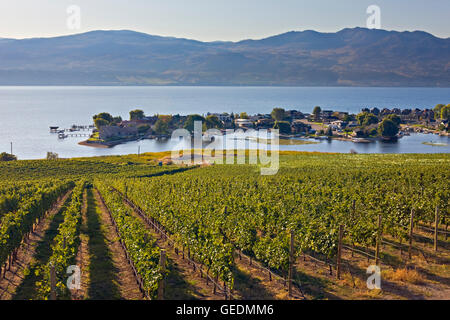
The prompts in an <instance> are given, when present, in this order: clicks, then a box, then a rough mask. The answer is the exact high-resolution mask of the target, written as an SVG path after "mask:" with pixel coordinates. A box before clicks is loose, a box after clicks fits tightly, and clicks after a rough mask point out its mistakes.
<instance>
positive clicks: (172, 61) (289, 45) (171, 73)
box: [0, 28, 450, 87]
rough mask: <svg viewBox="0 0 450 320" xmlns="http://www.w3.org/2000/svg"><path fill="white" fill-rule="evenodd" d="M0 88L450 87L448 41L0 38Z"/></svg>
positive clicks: (385, 36) (288, 36) (297, 35)
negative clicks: (4, 86)
mask: <svg viewBox="0 0 450 320" xmlns="http://www.w3.org/2000/svg"><path fill="white" fill-rule="evenodd" d="M0 85H243V86H244V85H255V86H258V85H267V86H426V87H450V38H446V39H442V38H437V37H435V36H433V35H431V34H429V33H426V32H423V31H414V32H398V31H386V30H376V29H365V28H347V29H343V30H341V31H338V32H336V33H320V32H316V31H311V30H308V31H301V32H296V31H292V32H287V33H283V34H280V35H276V36H272V37H268V38H264V39H260V40H243V41H239V42H222V41H216V42H201V41H196V40H189V39H180V38H173V37H160V36H153V35H149V34H145V33H139V32H134V31H128V30H120V31H91V32H87V33H82V34H75V35H70V36H61V37H54V38H31V39H20V40H19V39H4V38H1V39H0Z"/></svg>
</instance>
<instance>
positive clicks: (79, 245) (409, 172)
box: [0, 152, 450, 300]
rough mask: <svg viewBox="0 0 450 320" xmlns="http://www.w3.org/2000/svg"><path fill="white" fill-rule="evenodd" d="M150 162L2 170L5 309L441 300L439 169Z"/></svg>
mask: <svg viewBox="0 0 450 320" xmlns="http://www.w3.org/2000/svg"><path fill="white" fill-rule="evenodd" d="M158 157H162V155H157V156H155V155H151V154H148V155H143V156H142V157H140V158H139V157H136V156H123V157H100V158H89V159H74V160H61V161H38V160H36V161H19V162H15V163H8V164H0V176H1V177H2V178H3V181H14V182H13V183H10V182H2V183H1V184H0V244H1V247H0V265H1V266H2V271H1V272H0V276H1V277H0V278H2V279H3V280H1V279H0V297H1V299H74V298H75V297H76V298H77V299H117V298H125V299H300V300H303V299H342V298H344V299H371V298H379V299H405V298H407V299H411V298H413V299H427V298H430V297H431V298H444V299H448V298H450V280H449V279H450V268H449V266H450V263H449V262H450V251H449V249H450V246H449V242H448V240H447V239H448V234H449V233H450V232H449V230H448V224H449V222H450V214H449V205H448V204H449V188H448V181H449V172H450V170H449V169H450V157H449V156H448V155H445V154H436V155H347V154H346V155H344V154H341V155H333V154H307V153H304V154H302V153H294V152H285V153H282V154H281V156H280V170H279V172H278V173H277V174H276V175H273V176H261V175H260V168H259V166H258V165H206V166H195V167H178V166H175V165H161V164H160V163H159V161H158ZM36 235H40V236H39V237H37V236H36ZM27 246H32V247H33V248H36V251H35V252H32V253H33V254H30V253H27V252H29V251H27V250H26V248H27ZM79 262H80V264H81V265H83V266H85V267H83V268H82V270H81V283H82V285H81V288H76V289H73V288H68V286H67V285H68V282H67V279H68V277H69V276H70V275H71V273H68V272H67V270H68V268H70V266H73V265H78V264H79ZM24 264H25V266H23V265H24ZM370 265H377V266H378V267H380V269H381V277H382V281H383V285H382V288H381V290H379V289H378V290H369V289H368V288H367V285H366V279H367V277H368V276H367V274H366V269H367V267H368V266H370ZM114 270H116V271H117V270H119V271H118V272H114ZM18 272H19V273H20V272H21V273H22V274H23V277H24V280H20V279H16V278H14V276H13V274H17V273H18ZM100 273H102V275H101V276H100ZM96 275H98V277H96ZM125 275H126V276H125ZM8 277H10V278H11V279H10V280H11V281H9V283H10V284H6V283H8V282H7V281H5V279H8ZM100 279H101V280H100ZM11 283H13V285H11ZM75 291H76V292H78V293H77V294H75V293H74V292H75ZM100 292H101V293H100Z"/></svg>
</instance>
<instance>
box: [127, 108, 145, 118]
mask: <svg viewBox="0 0 450 320" xmlns="http://www.w3.org/2000/svg"><path fill="white" fill-rule="evenodd" d="M144 117H145V115H144V111H142V110H140V109H136V110H131V111H130V120H141V119H142V118H144Z"/></svg>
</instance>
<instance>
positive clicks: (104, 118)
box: [93, 112, 114, 123]
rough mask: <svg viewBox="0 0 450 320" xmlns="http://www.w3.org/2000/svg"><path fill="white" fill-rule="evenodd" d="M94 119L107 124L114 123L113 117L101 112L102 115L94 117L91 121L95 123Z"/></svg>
mask: <svg viewBox="0 0 450 320" xmlns="http://www.w3.org/2000/svg"><path fill="white" fill-rule="evenodd" d="M96 119H103V120H105V121H106V122H108V123H110V122H113V121H114V117H113V116H112V115H111V114H109V113H108V112H102V113H99V114H96V115H94V116H93V120H94V121H95V120H96Z"/></svg>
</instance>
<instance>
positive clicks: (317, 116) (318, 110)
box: [313, 106, 322, 121]
mask: <svg viewBox="0 0 450 320" xmlns="http://www.w3.org/2000/svg"><path fill="white" fill-rule="evenodd" d="M321 112H322V109H321V108H320V107H319V106H315V107H314V110H313V115H314V119H315V120H316V121H317V120H319V119H320V114H321Z"/></svg>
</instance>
